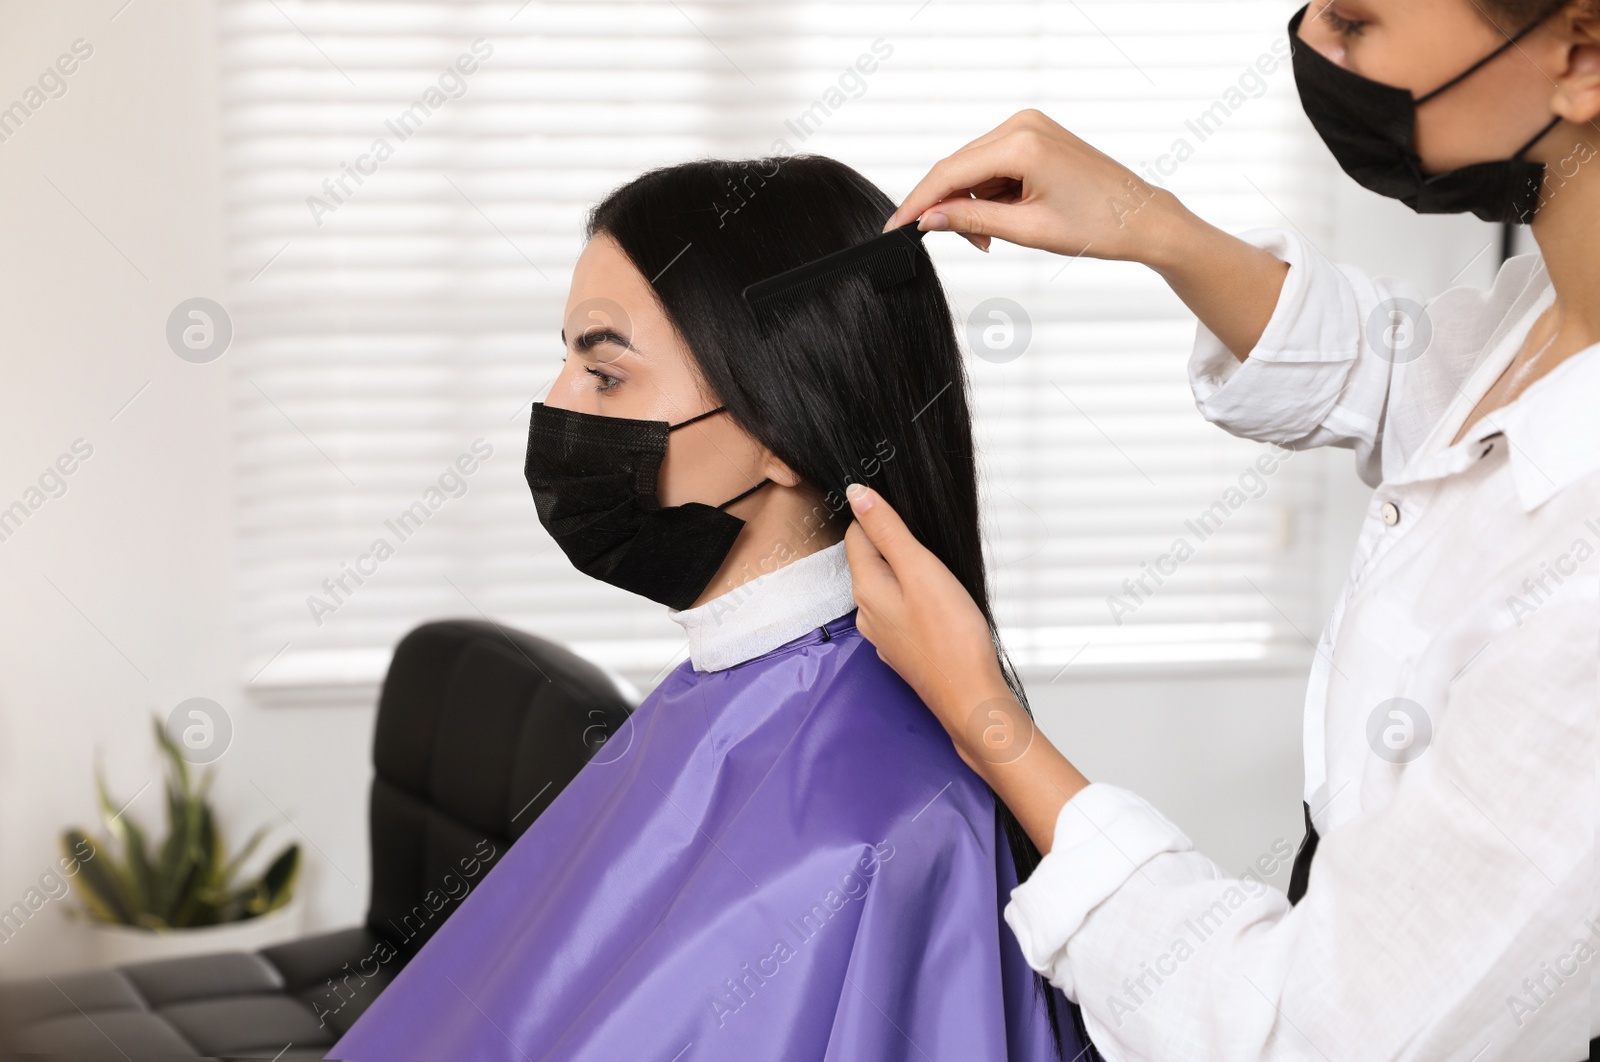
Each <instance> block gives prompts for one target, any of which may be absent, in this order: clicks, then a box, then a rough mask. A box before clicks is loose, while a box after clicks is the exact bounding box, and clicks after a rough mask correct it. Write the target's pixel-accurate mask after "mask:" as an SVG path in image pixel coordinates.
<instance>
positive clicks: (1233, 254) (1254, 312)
mask: <svg viewBox="0 0 1600 1062" xmlns="http://www.w3.org/2000/svg"><path fill="white" fill-rule="evenodd" d="M916 218H921V219H922V224H921V226H920V227H921V228H922V229H923V230H924V231H927V230H944V229H948V230H949V231H951V232H959V233H961V234H962V235H963V236H964V237H966V238H967V239H968V240H969V241H971V242H972V243H973V244H974V245H975V246H977V247H979V248H980V249H982V250H985V251H987V250H988V249H989V243H990V241H991V240H992V239H995V238H998V239H1001V240H1005V241H1007V242H1008V243H1015V244H1020V245H1022V246H1024V247H1036V248H1038V249H1040V250H1044V251H1051V252H1054V253H1055V254H1060V255H1068V256H1072V257H1077V256H1079V255H1086V256H1088V257H1090V258H1106V259H1114V260H1117V261H1131V262H1140V263H1142V264H1144V265H1147V266H1149V267H1150V268H1151V269H1154V270H1155V271H1156V272H1157V273H1159V274H1161V277H1162V279H1163V280H1165V281H1166V282H1167V284H1168V285H1170V286H1171V288H1172V290H1173V291H1174V292H1176V293H1177V295H1178V297H1179V298H1180V299H1182V300H1183V301H1184V303H1185V304H1187V305H1188V307H1189V309H1190V310H1192V311H1194V314H1195V316H1196V317H1199V318H1200V320H1201V321H1202V322H1204V323H1205V325H1206V327H1207V328H1209V329H1210V330H1211V331H1212V333H1213V334H1214V335H1216V337H1217V338H1218V339H1220V340H1222V341H1223V343H1225V344H1226V345H1227V347H1228V349H1229V350H1231V351H1233V353H1234V355H1235V356H1236V357H1238V358H1239V359H1240V360H1241V361H1242V360H1244V359H1245V358H1246V357H1248V356H1249V354H1250V351H1251V350H1252V349H1253V348H1254V347H1255V345H1256V342H1257V341H1258V340H1259V339H1260V338H1261V333H1262V332H1263V331H1264V330H1265V329H1266V326H1267V322H1268V321H1269V320H1270V319H1271V317H1272V310H1273V307H1274V306H1276V305H1277V301H1278V292H1279V290H1280V289H1281V288H1282V286H1283V278H1284V275H1285V274H1286V273H1287V272H1288V266H1287V265H1286V264H1285V263H1283V262H1282V261H1280V260H1279V259H1277V258H1274V257H1273V256H1272V255H1271V254H1269V253H1268V252H1266V251H1263V250H1261V249H1260V248H1258V247H1254V246H1252V245H1250V244H1247V243H1245V242H1244V241H1243V240H1240V239H1239V238H1238V237H1236V236H1231V235H1229V234H1228V233H1226V232H1223V231H1222V230H1221V229H1218V228H1216V227H1215V226H1212V225H1210V224H1207V223H1206V222H1205V221H1202V220H1201V219H1200V218H1199V217H1197V216H1195V215H1194V214H1192V213H1190V211H1189V210H1188V208H1186V207H1185V206H1184V205H1183V204H1182V203H1181V202H1179V200H1178V198H1177V196H1175V195H1173V194H1172V193H1171V192H1168V191H1166V190H1164V189H1161V188H1156V187H1154V186H1153V185H1151V184H1150V183H1149V182H1147V181H1145V180H1144V179H1143V178H1142V177H1140V176H1139V175H1138V174H1136V173H1134V172H1133V171H1132V170H1130V169H1128V168H1127V167H1126V166H1124V165H1122V163H1120V162H1118V161H1117V160H1116V159H1113V158H1112V157H1111V156H1109V155H1106V154H1104V153H1103V152H1101V151H1098V150H1096V149H1095V148H1094V147H1092V146H1090V145H1089V144H1088V143H1086V142H1085V141H1083V140H1081V139H1079V138H1078V137H1076V136H1074V135H1073V134H1072V133H1070V132H1068V131H1067V130H1066V129H1063V128H1062V127H1061V126H1060V125H1057V124H1056V123H1055V122H1053V121H1051V120H1050V118H1048V117H1047V116H1045V115H1044V114H1042V113H1041V112H1039V111H1033V110H1029V111H1021V112H1019V113H1017V114H1014V115H1012V116H1011V117H1010V118H1008V119H1006V121H1005V123H1004V124H1002V125H1001V126H999V127H998V128H997V129H995V130H993V131H992V132H989V133H985V134H984V135H983V136H980V137H979V138H978V139H976V140H974V141H972V142H971V143H970V144H967V145H966V146H965V147H963V148H961V149H960V150H959V151H957V152H956V153H955V154H953V155H951V156H949V157H948V158H945V159H942V160H940V161H939V163H937V164H936V165H935V166H934V167H933V169H932V170H930V171H929V172H928V175H927V176H926V177H924V178H923V179H922V180H921V181H920V182H919V183H918V184H917V186H916V187H915V188H913V189H912V190H911V194H910V195H908V196H906V198H905V201H904V202H903V203H901V204H900V208H899V209H898V210H896V211H895V212H894V214H893V215H892V216H891V217H890V218H889V220H888V222H887V224H885V226H884V231H885V232H887V231H888V230H889V229H891V228H894V227H896V226H898V225H905V224H909V223H910V222H911V221H912V220H913V219H916Z"/></svg>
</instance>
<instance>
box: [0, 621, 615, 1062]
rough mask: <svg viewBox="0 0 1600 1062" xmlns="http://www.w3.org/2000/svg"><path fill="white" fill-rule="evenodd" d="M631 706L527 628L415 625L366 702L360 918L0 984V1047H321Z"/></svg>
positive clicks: (53, 1054)
mask: <svg viewBox="0 0 1600 1062" xmlns="http://www.w3.org/2000/svg"><path fill="white" fill-rule="evenodd" d="M631 709H632V706H631V704H630V702H629V700H628V699H627V698H626V697H625V696H624V695H623V694H622V693H621V692H620V691H619V690H618V688H617V687H616V686H615V685H614V684H613V683H612V682H611V681H610V679H609V678H608V677H607V676H606V675H605V673H603V672H602V671H601V670H600V669H598V668H596V667H595V666H594V665H592V664H590V663H588V662H587V661H585V660H582V659H581V658H579V657H577V656H575V655H573V654H572V653H570V652H568V651H567V650H566V649H563V648H561V647H560V646H557V645H554V644H552V643H550V642H547V641H544V640H543V639H540V638H536V637H534V636H533V635H529V634H525V633H522V632H520V631H515V630H510V629H507V628H503V627H499V626H497V625H494V624H491V623H485V622H480V621H477V620H446V621H441V622H436V623H428V624H425V625H423V626H421V627H418V628H417V629H416V630H414V631H412V632H411V633H410V634H408V635H407V636H406V637H405V638H404V639H403V640H402V641H401V642H400V644H399V646H398V647H397V648H396V649H395V654H394V659H393V662H392V663H391V664H390V666H389V672H388V675H387V676H386V677H385V679H384V683H383V692H382V695H381V696H380V698H379V702H378V720H377V735H376V738H375V740H374V747H373V753H372V760H373V766H374V768H375V777H374V779H373V783H372V794H371V805H370V811H369V814H370V831H371V835H370V839H371V850H372V893H371V897H370V905H369V907H368V910H367V919H366V922H365V924H363V925H360V926H356V927H353V928H350V929H343V930H338V931H335V932H332V933H324V934H321V935H317V936H310V937H303V938H301V939H299V940H295V941H292V942H290V943H287V944H283V945H279V946H277V947H272V948H267V949H265V950H263V951H261V952H259V953H255V954H248V953H244V952H232V953H219V954H215V955H204V956H199V957H195V958H186V959H173V960H167V961H163V962H152V963H142V964H138V965H133V966H123V967H118V968H114V969H108V970H95V971H92V972H89V973H79V974H72V975H64V976H57V977H53V978H41V979H39V980H36V981H22V982H13V983H9V984H4V985H0V1057H3V1058H13V1059H18V1060H21V1059H29V1060H38V1059H46V1058H55V1059H127V1060H134V1059H152V1058H162V1059H174V1058H219V1059H245V1058H264V1059H277V1060H279V1062H291V1060H302V1059H320V1058H322V1057H323V1055H324V1054H325V1053H326V1051H327V1050H328V1048H329V1047H331V1046H332V1045H333V1043H334V1042H335V1041H336V1040H337V1039H338V1038H339V1036H340V1035H341V1034H342V1033H343V1032H344V1031H345V1030H346V1029H348V1028H349V1027H350V1026H351V1025H352V1024H353V1023H354V1022H355V1019H356V1018H357V1017H359V1016H360V1015H361V1013H362V1012H363V1011H364V1010H366V1008H367V1006H368V1005H370V1004H371V1002H372V1000H373V999H375V998H376V997H377V995H378V993H379V992H381V991H382V990H383V988H384V986H385V985H387V984H388V983H389V982H390V981H391V980H393V979H394V976H395V974H396V973H397V972H398V971H399V970H400V968H401V967H403V966H404V965H405V963H406V962H407V961H408V960H409V959H410V958H411V957H412V956H413V955H415V954H416V953H417V951H418V949H420V948H421V947H422V945H423V944H424V943H426V941H427V940H428V938H429V937H431V936H432V935H433V933H434V932H435V931H436V930H437V929H438V928H439V926H440V925H441V924H442V923H443V922H444V920H445V918H446V917H448V916H449V914H450V913H451V912H452V911H453V910H454V909H455V907H456V906H457V905H458V904H459V903H460V901H461V899H462V898H463V897H464V896H466V895H467V894H468V893H469V892H470V890H471V889H472V888H473V887H475V886H476V884H477V882H479V881H481V880H482V879H483V876H484V874H486V873H487V872H488V870H489V868H490V867H492V866H493V864H494V863H495V862H496V861H497V860H498V859H499V857H500V856H501V855H502V854H504V852H505V850H506V849H507V848H508V847H510V845H511V843H512V842H514V841H515V840H516V839H517V838H518V837H520V836H521V835H522V832H523V831H524V830H526V829H527V828H528V824H529V823H531V822H532V821H533V820H534V819H535V818H536V817H537V816H538V814H539V813H540V812H541V811H542V810H543V809H544V808H545V807H547V806H548V805H549V803H550V802H551V801H552V800H553V799H555V797H556V795H557V794H558V793H560V792H561V790H562V788H564V787H565V786H566V784H567V783H568V782H569V781H571V780H572V778H573V776H574V775H576V774H577V773H578V770H579V768H581V767H582V766H583V765H584V764H585V763H586V762H588V760H589V758H590V757H591V756H592V755H593V753H594V752H595V751H596V750H597V749H598V748H600V747H601V746H602V745H603V744H604V742H605V741H606V740H607V738H608V737H609V736H611V735H614V734H616V733H617V732H618V731H619V730H620V728H621V727H622V726H623V725H624V724H625V723H626V721H627V718H628V713H629V712H630V711H631Z"/></svg>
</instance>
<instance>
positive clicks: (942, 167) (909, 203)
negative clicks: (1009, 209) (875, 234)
mask: <svg viewBox="0 0 1600 1062" xmlns="http://www.w3.org/2000/svg"><path fill="white" fill-rule="evenodd" d="M1060 128H1061V127H1060V126H1058V125H1057V124H1056V123H1055V122H1053V121H1052V120H1051V119H1050V118H1049V117H1048V116H1047V115H1045V114H1044V113H1043V112H1041V111H1037V110H1033V109H1031V108H1030V109H1029V110H1025V111H1018V112H1017V113H1016V114H1013V115H1012V116H1011V117H1010V118H1007V119H1006V120H1005V121H1004V122H1001V123H1000V124H999V125H998V126H996V127H995V128H993V129H991V130H989V132H987V133H985V134H983V135H982V136H980V137H978V138H977V139H976V140H973V141H971V142H969V143H966V144H963V145H962V146H961V147H960V148H958V149H956V150H955V151H954V152H952V153H951V155H950V157H949V158H946V159H944V160H943V161H941V162H939V163H937V164H936V165H935V166H934V167H933V169H931V170H929V171H928V175H927V176H926V177H924V178H923V179H922V180H921V181H920V182H918V184H917V186H916V187H915V188H913V189H912V190H911V194H910V195H908V196H906V198H905V199H904V200H903V201H902V202H901V204H900V206H899V208H898V209H897V210H895V212H894V214H892V215H891V216H890V218H889V220H888V221H887V222H886V223H885V224H884V226H883V231H884V232H888V231H889V230H890V229H892V228H897V227H898V226H900V225H906V224H909V223H910V222H911V221H912V219H913V218H917V217H920V216H921V215H922V213H923V212H924V211H925V210H927V209H928V207H930V206H932V205H933V204H934V203H937V202H939V201H940V200H942V199H949V198H951V197H952V196H954V195H957V194H965V193H966V192H967V191H969V190H971V191H972V192H973V194H975V195H978V196H980V197H984V198H987V196H986V195H985V189H984V186H983V182H984V181H985V180H988V181H993V180H995V179H997V178H1000V179H1006V178H1010V179H1015V178H1017V177H1018V176H1019V175H1018V174H1014V173H1008V174H996V173H990V174H985V175H984V176H982V177H974V178H972V179H970V180H966V181H962V180H960V179H958V178H955V177H953V176H951V174H950V173H949V172H948V171H949V170H950V169H951V168H952V166H951V164H953V163H955V162H956V161H957V160H963V161H966V160H968V159H970V158H971V157H972V156H973V154H974V153H975V152H978V151H979V150H981V149H984V148H989V147H992V146H994V145H996V144H998V143H1000V142H1002V141H1004V140H1005V139H1006V138H1007V137H1010V136H1011V135H1012V134H1014V133H1017V132H1021V131H1029V132H1034V133H1047V132H1050V131H1054V130H1059V129H1060ZM986 157H992V156H986ZM980 168H981V167H980Z"/></svg>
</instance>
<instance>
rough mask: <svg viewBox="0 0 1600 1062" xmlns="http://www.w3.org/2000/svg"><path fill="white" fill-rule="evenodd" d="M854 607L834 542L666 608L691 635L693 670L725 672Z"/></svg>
mask: <svg viewBox="0 0 1600 1062" xmlns="http://www.w3.org/2000/svg"><path fill="white" fill-rule="evenodd" d="M855 607H856V603H855V598H854V596H853V595H852V591H851V586H850V564H849V562H848V561H847V560H846V559H845V552H844V543H843V542H837V543H835V544H834V545H831V546H829V547H827V548H826V549H823V550H819V551H818V552H816V553H813V554H811V555H809V556H806V557H801V558H800V559H799V560H797V561H793V562H791V563H789V564H786V565H784V566H783V567H782V568H779V569H778V570H777V571H773V572H768V573H767V574H766V575H763V576H759V577H758V578H755V579H752V580H751V581H750V582H748V583H745V584H744V585H743V586H740V587H736V588H734V589H732V590H729V591H728V592H727V593H726V594H722V595H721V596H719V597H714V598H712V599H711V600H710V601H707V602H706V603H705V604H703V605H696V606H695V607H694V608H688V609H684V610H683V611H682V612H676V611H670V610H669V613H668V614H669V615H670V616H671V617H672V619H673V621H674V622H676V623H677V624H678V625H679V626H681V627H682V628H683V632H684V633H685V634H687V635H688V636H689V661H690V663H692V664H693V665H694V669H695V670H696V671H723V670H726V669H727V668H730V667H734V666H736V665H738V664H742V663H744V662H745V661H747V660H754V659H755V658H756V657H758V656H763V655H765V654H766V653H770V652H772V650H774V649H776V648H778V647H779V646H780V645H786V644H788V643H789V642H792V641H794V640H795V639H796V638H798V637H800V636H801V635H803V634H805V633H806V632H807V631H814V630H816V629H817V628H818V627H820V626H822V625H823V624H824V623H827V622H828V621H829V620H835V619H838V618H839V617H840V616H843V615H844V614H845V613H847V612H849V611H850V610H851V609H853V608H855Z"/></svg>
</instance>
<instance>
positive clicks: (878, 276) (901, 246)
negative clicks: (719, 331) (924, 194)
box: [743, 221, 922, 325]
mask: <svg viewBox="0 0 1600 1062" xmlns="http://www.w3.org/2000/svg"><path fill="white" fill-rule="evenodd" d="M921 242H922V231H921V230H920V229H918V228H917V223H916V222H915V221H913V222H911V223H910V224H909V225H902V226H901V227H900V228H898V229H890V230H889V231H888V232H886V233H884V234H883V235H882V236H877V237H874V238H873V239H871V240H868V241H867V242H866V243H862V244H857V245H856V246H854V247H846V248H845V249H844V250H842V251H835V252H833V253H832V254H827V255H823V256H822V257H821V258H817V259H814V260H812V261H810V262H807V263H805V264H804V265H801V266H796V267H795V268H794V269H790V270H786V271H785V272H782V273H779V274H777V275H776V276H772V277H768V278H767V279H765V280H758V281H756V282H755V283H754V284H750V285H749V286H747V287H746V288H745V289H744V292H743V294H744V301H745V302H746V303H747V304H748V305H749V307H750V309H751V310H752V311H753V312H754V313H755V315H756V318H757V320H758V321H760V322H761V323H762V324H768V325H770V324H773V323H775V322H776V321H777V319H778V316H779V311H780V308H781V307H783V306H792V305H795V304H796V303H800V302H805V301H807V300H809V299H813V298H816V297H818V296H819V295H821V294H822V293H823V292H825V291H826V290H827V289H828V288H829V287H831V286H832V285H833V283H834V282H835V281H837V280H839V279H840V278H841V277H844V276H848V275H858V276H864V277H866V278H867V279H868V280H869V281H871V282H872V287H873V289H874V290H876V291H882V290H884V289H885V288H890V287H893V286H894V285H896V284H903V283H905V282H906V281H908V280H910V279H911V278H912V277H914V276H916V275H917V252H918V249H919V247H920V245H921Z"/></svg>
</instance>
